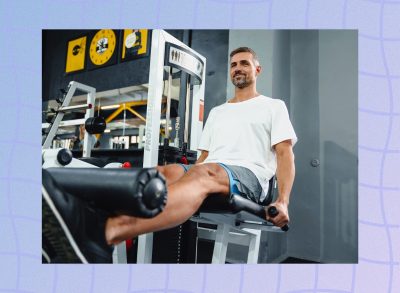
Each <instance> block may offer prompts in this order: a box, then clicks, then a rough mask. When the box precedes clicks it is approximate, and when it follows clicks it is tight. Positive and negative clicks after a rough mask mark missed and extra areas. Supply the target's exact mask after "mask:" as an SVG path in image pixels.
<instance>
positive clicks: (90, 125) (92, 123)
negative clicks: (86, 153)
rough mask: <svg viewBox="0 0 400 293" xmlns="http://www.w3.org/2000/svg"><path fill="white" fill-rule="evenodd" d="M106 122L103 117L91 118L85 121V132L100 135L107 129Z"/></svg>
mask: <svg viewBox="0 0 400 293" xmlns="http://www.w3.org/2000/svg"><path fill="white" fill-rule="evenodd" d="M106 127H107V125H106V121H105V120H104V118H103V117H100V116H97V117H90V118H88V119H86V121H85V130H86V131H87V132H88V133H89V134H100V133H103V132H104V130H105V129H106Z"/></svg>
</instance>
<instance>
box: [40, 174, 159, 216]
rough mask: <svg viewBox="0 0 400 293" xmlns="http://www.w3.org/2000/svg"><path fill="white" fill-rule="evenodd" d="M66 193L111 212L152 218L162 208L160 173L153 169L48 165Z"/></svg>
mask: <svg viewBox="0 0 400 293" xmlns="http://www.w3.org/2000/svg"><path fill="white" fill-rule="evenodd" d="M46 171H47V172H48V173H49V174H50V175H51V176H52V177H53V179H54V180H55V181H56V182H57V184H58V185H59V186H60V187H61V188H62V189H63V190H65V191H66V192H68V193H70V194H72V195H74V196H77V197H79V198H81V199H83V200H85V201H87V202H88V203H89V204H93V205H94V206H96V207H97V208H101V209H103V210H105V211H108V212H110V213H112V214H124V215H131V216H137V217H142V218H152V217H155V216H156V215H158V214H159V213H160V212H161V211H162V210H163V209H164V207H165V204H166V201H167V189H166V186H165V178H164V176H163V175H162V174H161V173H159V172H158V171H157V169H155V168H147V169H142V168H138V169H132V168H130V169H123V168H120V169H115V168H111V169H109V168H48V169H46Z"/></svg>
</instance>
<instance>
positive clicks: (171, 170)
mask: <svg viewBox="0 0 400 293" xmlns="http://www.w3.org/2000/svg"><path fill="white" fill-rule="evenodd" d="M157 170H158V171H159V172H160V173H161V174H163V175H164V177H165V178H166V179H167V184H170V183H173V182H175V181H176V180H178V179H179V178H181V177H182V176H183V175H184V173H185V170H184V169H183V167H182V166H181V165H179V164H171V165H165V166H157Z"/></svg>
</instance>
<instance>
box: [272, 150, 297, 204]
mask: <svg viewBox="0 0 400 293" xmlns="http://www.w3.org/2000/svg"><path fill="white" fill-rule="evenodd" d="M294 176H295V166H294V155H293V152H292V150H290V151H285V152H282V153H280V154H277V171H276V177H277V180H278V190H279V196H278V198H277V200H276V201H277V202H281V203H284V204H286V205H289V198H290V192H291V190H292V186H293V181H294Z"/></svg>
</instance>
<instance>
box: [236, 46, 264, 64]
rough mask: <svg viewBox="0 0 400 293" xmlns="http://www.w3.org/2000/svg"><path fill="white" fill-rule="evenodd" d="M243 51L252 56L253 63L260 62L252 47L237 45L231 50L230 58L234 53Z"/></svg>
mask: <svg viewBox="0 0 400 293" xmlns="http://www.w3.org/2000/svg"><path fill="white" fill-rule="evenodd" d="M243 52H248V53H250V54H251V55H252V56H253V61H254V64H255V65H259V64H260V62H259V61H258V57H257V54H256V52H254V50H253V49H252V48H249V47H239V48H236V49H235V50H233V51H232V52H231V53H230V54H229V57H230V58H232V57H233V56H234V55H236V54H238V53H243Z"/></svg>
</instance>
